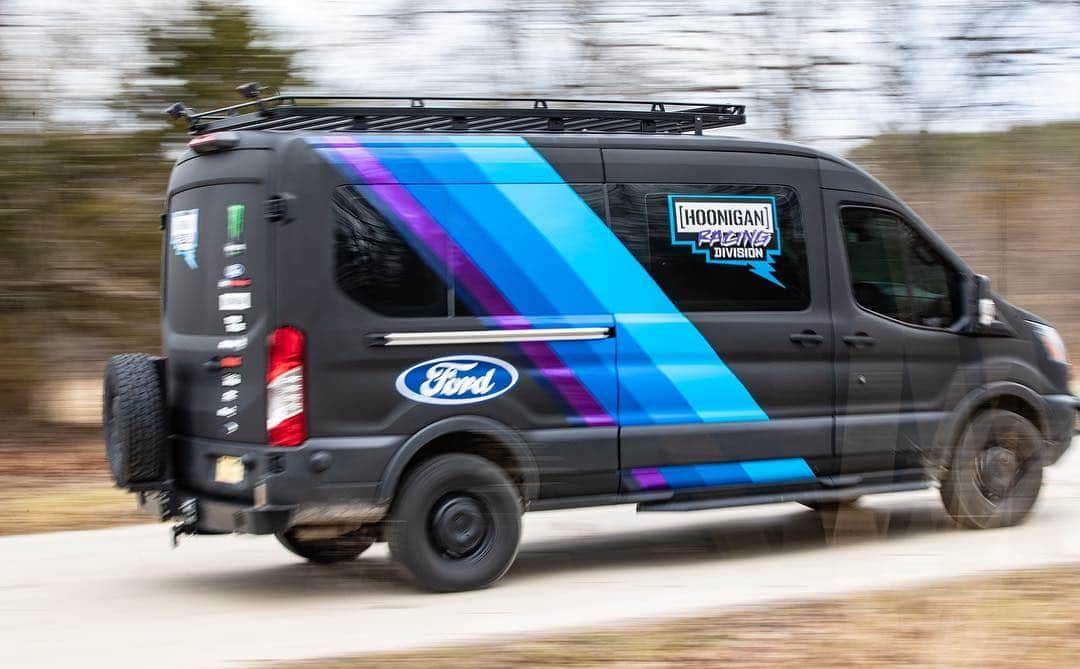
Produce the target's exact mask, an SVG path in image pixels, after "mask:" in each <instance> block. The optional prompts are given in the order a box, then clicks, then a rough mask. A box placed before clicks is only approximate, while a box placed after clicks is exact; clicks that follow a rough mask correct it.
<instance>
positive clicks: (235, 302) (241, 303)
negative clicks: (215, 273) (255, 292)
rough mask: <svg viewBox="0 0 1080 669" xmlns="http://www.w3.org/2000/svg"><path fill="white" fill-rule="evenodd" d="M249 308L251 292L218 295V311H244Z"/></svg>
mask: <svg viewBox="0 0 1080 669" xmlns="http://www.w3.org/2000/svg"><path fill="white" fill-rule="evenodd" d="M250 308H251V293H222V294H221V295H218V311H244V310H245V309H250Z"/></svg>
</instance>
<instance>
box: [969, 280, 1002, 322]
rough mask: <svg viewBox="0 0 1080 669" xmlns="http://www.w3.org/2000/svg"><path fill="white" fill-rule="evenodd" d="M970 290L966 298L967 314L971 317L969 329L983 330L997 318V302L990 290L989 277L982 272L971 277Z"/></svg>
mask: <svg viewBox="0 0 1080 669" xmlns="http://www.w3.org/2000/svg"><path fill="white" fill-rule="evenodd" d="M971 279H972V280H971V292H970V297H969V300H968V314H969V315H970V317H971V331H972V332H976V333H978V332H985V331H987V330H988V329H989V328H990V326H991V325H993V324H994V321H996V320H997V303H996V302H994V297H993V294H992V293H991V292H990V278H989V277H987V276H985V275H983V274H975V275H974V276H972V277H971Z"/></svg>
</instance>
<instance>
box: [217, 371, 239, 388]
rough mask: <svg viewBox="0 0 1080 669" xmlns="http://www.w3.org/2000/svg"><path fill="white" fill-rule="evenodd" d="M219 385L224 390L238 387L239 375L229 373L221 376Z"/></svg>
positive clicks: (237, 373)
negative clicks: (223, 387) (224, 388)
mask: <svg viewBox="0 0 1080 669" xmlns="http://www.w3.org/2000/svg"><path fill="white" fill-rule="evenodd" d="M221 385H223V386H225V387H226V388H232V387H233V386H238V385H240V373H239V372H230V373H228V374H222V375H221Z"/></svg>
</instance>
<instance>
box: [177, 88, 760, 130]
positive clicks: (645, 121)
mask: <svg viewBox="0 0 1080 669" xmlns="http://www.w3.org/2000/svg"><path fill="white" fill-rule="evenodd" d="M237 90H238V91H240V93H241V94H242V95H244V96H245V97H247V98H249V99H248V100H247V101H246V102H242V103H240V104H237V105H232V106H230V107H222V108H220V109H213V110H211V111H207V112H202V113H196V112H195V111H194V110H192V109H190V108H188V107H186V106H184V104H183V103H180V102H178V103H176V104H174V105H173V106H172V107H170V108H169V109H168V110H166V113H168V114H169V116H171V117H172V118H174V119H178V118H184V119H185V120H186V121H187V124H188V131H189V132H190V133H191V134H193V135H199V134H203V133H207V132H216V131H223V130H268V131H274V132H300V131H319V132H485V133H496V132H501V133H506V132H514V133H518V132H562V133H567V132H569V133H579V132H580V133H646V134H651V133H690V132H692V133H694V134H697V135H700V134H702V132H703V131H704V130H705V129H707V128H722V127H726V126H733V125H742V124H743V123H746V107H745V105H729V104H700V103H691V102H659V101H639V100H579V99H568V98H462V97H382V96H339V95H334V96H330V95H307V96H296V95H274V96H271V97H266V98H258V97H257V95H258V91H260V90H263V89H262V87H260V86H258V85H257V84H244V85H242V86H239V87H237Z"/></svg>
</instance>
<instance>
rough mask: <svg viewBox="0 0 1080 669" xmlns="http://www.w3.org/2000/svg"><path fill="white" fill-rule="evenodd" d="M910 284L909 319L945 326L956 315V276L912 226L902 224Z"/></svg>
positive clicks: (950, 322) (958, 288)
mask: <svg viewBox="0 0 1080 669" xmlns="http://www.w3.org/2000/svg"><path fill="white" fill-rule="evenodd" d="M900 234H901V236H902V237H903V242H902V243H903V244H904V248H905V249H906V250H907V256H906V257H907V263H908V273H909V275H908V276H909V281H908V285H909V286H910V288H911V322H912V323H918V324H919V325H927V326H930V327H935V328H947V327H949V326H951V325H952V324H953V323H955V322H956V321H957V320H958V319H959V318H960V305H961V299H960V276H959V274H958V273H957V272H956V270H955V269H954V268H953V267H952V266H951V265H949V264H948V263H947V262H946V261H945V259H944V258H942V257H941V254H940V253H938V252H937V251H935V250H934V248H933V247H932V246H930V244H929V243H928V242H927V241H926V240H925V239H923V238H922V237H921V236H920V235H919V234H918V233H917V232H916V231H915V230H914V229H913V228H911V227H910V226H908V225H906V224H902V225H901V228H900Z"/></svg>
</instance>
